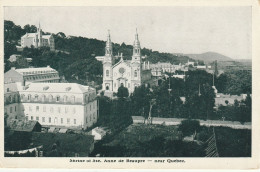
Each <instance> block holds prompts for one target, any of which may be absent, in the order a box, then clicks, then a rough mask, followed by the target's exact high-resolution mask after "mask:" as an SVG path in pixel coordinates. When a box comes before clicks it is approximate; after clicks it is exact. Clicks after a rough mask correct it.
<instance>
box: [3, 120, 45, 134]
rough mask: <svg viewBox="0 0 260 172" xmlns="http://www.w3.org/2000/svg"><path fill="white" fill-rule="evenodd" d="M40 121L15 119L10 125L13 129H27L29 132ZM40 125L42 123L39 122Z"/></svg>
mask: <svg viewBox="0 0 260 172" xmlns="http://www.w3.org/2000/svg"><path fill="white" fill-rule="evenodd" d="M37 123H38V121H32V120H30V121H24V120H17V119H13V120H11V121H10V122H9V124H8V125H9V127H10V128H11V129H12V130H15V131H27V132H32V131H33V129H34V127H35V126H36V125H37ZM38 125H40V124H39V123H38Z"/></svg>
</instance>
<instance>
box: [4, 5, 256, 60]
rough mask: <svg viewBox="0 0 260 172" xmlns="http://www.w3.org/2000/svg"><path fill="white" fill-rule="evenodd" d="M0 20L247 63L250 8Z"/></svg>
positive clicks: (17, 13)
mask: <svg viewBox="0 0 260 172" xmlns="http://www.w3.org/2000/svg"><path fill="white" fill-rule="evenodd" d="M4 19H5V20H11V21H13V22H14V23H15V24H16V25H20V26H22V27H23V26H24V25H26V24H30V25H38V24H39V21H40V23H41V28H42V30H43V31H45V32H51V33H55V34H56V33H58V32H63V33H65V34H66V35H72V36H82V37H87V38H96V39H99V40H106V37H107V30H108V29H109V30H110V33H111V39H112V42H114V43H119V44H121V43H122V42H125V43H126V44H133V42H134V38H135V30H136V28H137V30H138V34H139V40H140V42H141V46H142V48H143V47H145V48H149V49H152V50H154V51H160V52H168V53H184V54H191V53H204V52H209V51H211V52H217V53H220V54H223V55H226V56H228V57H231V58H233V59H251V58H252V57H251V56H252V52H251V51H252V50H251V46H252V45H251V42H252V38H251V36H252V23H251V7H246V6H236V7H234V6H233V7H195V6H193V7H183V6H182V7H5V10H4Z"/></svg>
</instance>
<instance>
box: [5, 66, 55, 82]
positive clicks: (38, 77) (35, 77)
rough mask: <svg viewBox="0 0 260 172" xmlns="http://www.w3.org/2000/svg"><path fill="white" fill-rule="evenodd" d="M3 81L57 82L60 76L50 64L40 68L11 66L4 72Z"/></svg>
mask: <svg viewBox="0 0 260 172" xmlns="http://www.w3.org/2000/svg"><path fill="white" fill-rule="evenodd" d="M4 81H5V83H8V82H25V83H31V82H42V83H46V82H48V83H51V82H54V83H56V82H59V81H60V77H59V73H58V72H57V71H56V70H55V69H53V68H51V67H50V66H47V67H40V68H23V69H16V68H14V67H13V68H11V69H10V70H9V71H7V72H6V73H5V74H4Z"/></svg>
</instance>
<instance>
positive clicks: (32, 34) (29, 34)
mask: <svg viewBox="0 0 260 172" xmlns="http://www.w3.org/2000/svg"><path fill="white" fill-rule="evenodd" d="M36 34H37V33H26V34H25V35H23V36H22V38H33V37H35V36H36Z"/></svg>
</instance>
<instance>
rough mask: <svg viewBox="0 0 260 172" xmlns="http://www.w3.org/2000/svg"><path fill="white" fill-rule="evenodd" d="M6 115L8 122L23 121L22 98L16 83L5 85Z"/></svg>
mask: <svg viewBox="0 0 260 172" xmlns="http://www.w3.org/2000/svg"><path fill="white" fill-rule="evenodd" d="M4 113H5V115H7V117H8V120H11V119H23V117H24V116H23V114H22V113H21V106H20V96H19V92H18V89H17V84H16V83H9V84H5V85H4Z"/></svg>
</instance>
